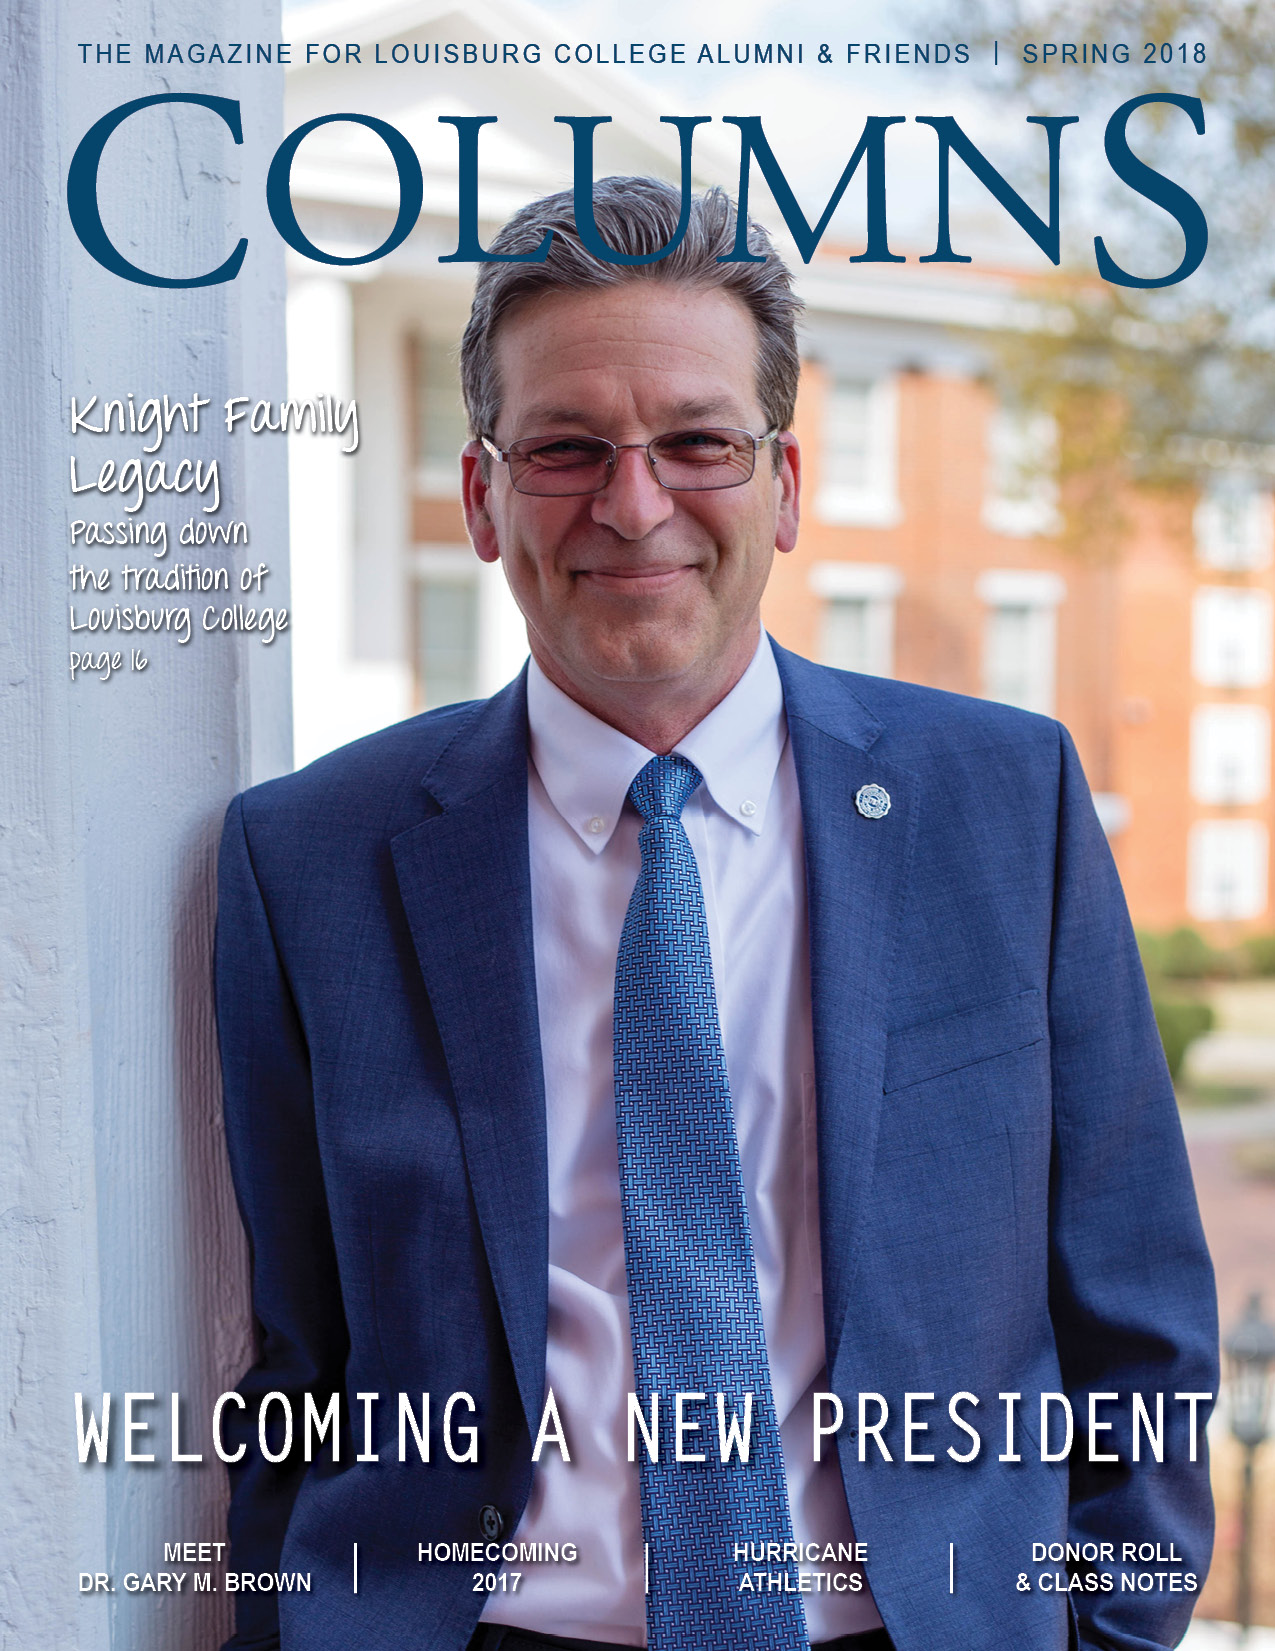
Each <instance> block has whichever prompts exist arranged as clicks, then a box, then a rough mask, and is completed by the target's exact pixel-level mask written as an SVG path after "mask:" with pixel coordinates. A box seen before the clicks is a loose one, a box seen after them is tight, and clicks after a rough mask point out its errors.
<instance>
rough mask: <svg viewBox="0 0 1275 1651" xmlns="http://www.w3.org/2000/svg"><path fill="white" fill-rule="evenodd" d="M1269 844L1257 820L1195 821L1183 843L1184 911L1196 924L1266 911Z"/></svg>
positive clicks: (1234, 918)
mask: <svg viewBox="0 0 1275 1651" xmlns="http://www.w3.org/2000/svg"><path fill="white" fill-rule="evenodd" d="M1269 856H1270V838H1269V836H1268V834H1267V830H1266V827H1265V826H1264V825H1263V824H1262V822H1261V821H1260V820H1198V821H1197V822H1196V823H1195V825H1193V826H1192V827H1191V834H1190V837H1189V839H1188V842H1187V909H1188V911H1189V912H1190V914H1191V916H1192V917H1194V918H1195V919H1196V920H1197V921H1198V922H1201V923H1218V922H1226V921H1228V920H1229V921H1233V922H1242V921H1244V920H1246V919H1249V918H1254V917H1260V916H1261V915H1262V913H1263V912H1264V911H1265V910H1266V868H1267V862H1268V859H1269Z"/></svg>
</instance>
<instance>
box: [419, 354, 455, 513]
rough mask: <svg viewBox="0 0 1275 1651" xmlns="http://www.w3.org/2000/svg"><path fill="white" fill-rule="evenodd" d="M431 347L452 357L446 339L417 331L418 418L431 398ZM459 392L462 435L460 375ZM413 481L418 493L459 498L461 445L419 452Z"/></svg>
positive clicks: (432, 496) (443, 497)
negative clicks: (430, 453)
mask: <svg viewBox="0 0 1275 1651" xmlns="http://www.w3.org/2000/svg"><path fill="white" fill-rule="evenodd" d="M431 349H433V350H439V351H441V352H442V353H443V354H444V355H447V356H449V357H450V351H449V349H448V343H447V341H446V340H443V339H440V338H434V337H431V336H430V334H428V333H418V334H417V335H416V358H417V363H418V366H417V382H416V383H414V384H413V386H412V394H413V396H414V397H415V399H416V417H417V418H418V419H419V418H420V417H421V416H422V412H421V404H422V401H425V400H427V399H428V396H429V389H430V386H429V379H428V374H427V372H426V365H425V364H426V361H427V360H428V356H429V352H430V350H431ZM456 395H457V407H456V413H457V424H456V431H457V434H458V435H461V432H462V429H463V402H461V401H460V399H459V398H460V380H459V378H457V380H456ZM464 439H465V438H464V436H463V435H461V445H462V446H463V444H464ZM413 482H414V485H415V489H416V491H417V493H419V494H421V495H423V496H424V497H425V498H431V499H455V498H458V497H459V495H460V447H459V446H458V447H457V449H456V452H455V453H454V454H453V455H450V456H448V457H446V458H444V457H443V456H442V455H438V456H436V457H430V456H428V455H426V456H425V457H423V458H422V457H420V456H419V455H416V466H415V471H414V474H413Z"/></svg>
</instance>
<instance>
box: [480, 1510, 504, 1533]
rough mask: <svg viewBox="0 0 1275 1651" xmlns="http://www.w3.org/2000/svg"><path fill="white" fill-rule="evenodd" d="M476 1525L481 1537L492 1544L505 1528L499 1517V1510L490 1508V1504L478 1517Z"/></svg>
mask: <svg viewBox="0 0 1275 1651" xmlns="http://www.w3.org/2000/svg"><path fill="white" fill-rule="evenodd" d="M478 1523H479V1526H480V1527H481V1529H482V1533H483V1535H484V1536H485V1537H486V1538H487V1539H488V1540H489V1541H491V1542H494V1541H495V1540H496V1538H497V1537H498V1536H499V1535H500V1533H501V1531H503V1530H504V1528H505V1522H504V1520H503V1519H502V1518H501V1517H500V1509H499V1508H494V1507H492V1505H491V1503H490V1502H488V1504H487V1506H486V1507H485V1508H484V1509H483V1510H482V1512H481V1513H480V1514H479V1515H478Z"/></svg>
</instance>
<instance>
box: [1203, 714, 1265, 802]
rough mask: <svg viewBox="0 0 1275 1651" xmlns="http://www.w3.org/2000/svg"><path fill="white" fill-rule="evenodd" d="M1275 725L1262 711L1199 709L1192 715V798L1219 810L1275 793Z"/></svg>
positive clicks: (1260, 799)
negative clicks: (1274, 779)
mask: <svg viewBox="0 0 1275 1651" xmlns="http://www.w3.org/2000/svg"><path fill="white" fill-rule="evenodd" d="M1270 776H1271V719H1270V716H1269V714H1268V713H1267V711H1266V710H1265V708H1264V707H1263V706H1261V705H1197V706H1196V708H1195V710H1194V711H1193V712H1192V714H1191V795H1192V796H1193V797H1194V798H1195V800H1196V802H1199V803H1213V804H1217V805H1219V806H1226V805H1228V804H1230V805H1235V804H1239V803H1260V802H1261V801H1262V800H1263V799H1264V798H1265V797H1266V796H1268V795H1269V793H1270Z"/></svg>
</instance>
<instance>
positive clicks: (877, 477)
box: [814, 377, 903, 527]
mask: <svg viewBox="0 0 1275 1651" xmlns="http://www.w3.org/2000/svg"><path fill="white" fill-rule="evenodd" d="M898 442H899V414H898V390H897V386H896V384H895V381H894V380H893V379H892V378H878V379H856V378H842V377H837V378H834V379H833V380H832V381H831V383H830V384H829V386H828V392H827V396H826V398H825V402H824V413H823V440H822V445H821V449H820V454H819V489H818V491H817V493H816V494H815V502H814V508H815V514H816V515H817V516H819V517H820V518H821V519H822V520H823V521H825V522H834V523H838V524H844V525H847V526H860V527H894V526H895V525H896V524H897V523H898V522H900V521H902V519H903V510H902V507H901V505H900V503H899V482H898Z"/></svg>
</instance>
